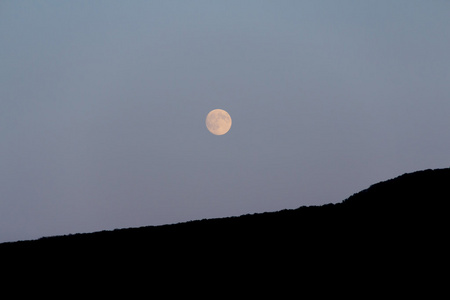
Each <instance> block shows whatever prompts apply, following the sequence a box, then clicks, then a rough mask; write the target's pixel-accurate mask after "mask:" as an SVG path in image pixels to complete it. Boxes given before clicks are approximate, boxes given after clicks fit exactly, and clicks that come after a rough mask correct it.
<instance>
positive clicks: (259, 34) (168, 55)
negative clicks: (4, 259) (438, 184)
mask: <svg viewBox="0 0 450 300" xmlns="http://www.w3.org/2000/svg"><path fill="white" fill-rule="evenodd" d="M216 108H220V109H224V110H226V111H227V112H228V113H229V114H230V116H231V118H232V122H233V123H232V127H231V129H230V131H229V132H228V133H226V134H225V135H222V136H215V135H213V134H211V133H210V132H209V131H208V130H207V128H206V126H205V118H206V115H207V114H208V112H209V111H211V110H213V109H216ZM449 162H450V1H446V0H441V1H439V0H432V1H416V0H403V1H402V0H376V1H375V0H373V1H369V0H367V1H360V0H354V1H350V0H341V1H334V0H329V1H327V0H311V1H307V0H304V1H300V0H299V1H284V0H281V1H264V0H260V1H247V0H239V1H234V0H230V1H184V0H183V1H113V0H111V1H59V0H58V1H52V0H47V1H10V0H3V1H1V2H0V242H6V241H15V240H24V239H36V238H40V237H43V236H52V235H65V234H73V233H80V232H93V231H101V230H113V229H116V228H128V227H139V226H147V225H160V224H171V223H178V222H184V221H189V220H195V219H204V218H218V217H228V216H236V215H242V214H252V213H261V212H267V211H277V210H282V209H293V208H298V207H300V206H304V205H322V204H326V203H337V202H340V201H342V200H344V199H346V198H347V197H349V196H351V195H352V194H353V193H356V192H358V191H360V190H363V189H365V188H367V187H369V186H370V185H371V184H374V183H377V182H379V181H383V180H387V179H390V178H393V177H396V176H398V175H401V174H403V173H406V172H413V171H417V170H422V169H428V168H432V169H434V168H446V167H449Z"/></svg>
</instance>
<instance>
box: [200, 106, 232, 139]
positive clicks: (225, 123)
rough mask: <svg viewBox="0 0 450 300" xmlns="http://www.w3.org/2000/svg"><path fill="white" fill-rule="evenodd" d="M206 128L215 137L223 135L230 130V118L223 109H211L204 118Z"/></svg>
mask: <svg viewBox="0 0 450 300" xmlns="http://www.w3.org/2000/svg"><path fill="white" fill-rule="evenodd" d="M206 128H208V130H209V131H210V132H211V133H212V134H215V135H224V134H225V133H227V132H228V130H230V128H231V117H230V115H229V114H228V113H227V112H226V111H224V110H223V109H213V110H212V111H210V112H209V113H208V115H207V116H206Z"/></svg>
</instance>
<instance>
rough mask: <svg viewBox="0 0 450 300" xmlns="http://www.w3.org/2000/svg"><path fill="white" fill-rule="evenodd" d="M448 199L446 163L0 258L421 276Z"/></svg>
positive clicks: (443, 240) (436, 250) (42, 242)
mask: <svg viewBox="0 0 450 300" xmlns="http://www.w3.org/2000/svg"><path fill="white" fill-rule="evenodd" d="M449 200H450V169H438V170H425V171H419V172H415V173H410V174H404V175H402V176H399V177H397V178H394V179H391V180H388V181H385V182H381V183H378V184H375V185H372V186H371V187H369V188H368V189H366V190H363V191H361V192H359V193H356V194H354V195H353V196H351V197H349V198H348V199H346V200H344V201H343V202H341V203H337V204H328V205H323V206H310V207H300V208H298V209H293V210H283V211H278V212H270V213H261V214H253V215H244V216H240V217H230V218H221V219H210V220H199V221H191V222H186V223H179V224H173V225H164V226H149V227H141V228H130V229H119V230H114V231H103V232H95V233H89V234H75V235H68V236H56V237H46V238H41V239H39V240H34V241H20V242H14V243H3V244H0V255H1V257H2V259H3V260H4V261H9V262H18V263H20V262H23V261H25V260H26V261H30V262H37V261H38V262H41V263H42V264H43V265H48V264H56V265H59V266H60V267H61V268H65V269H67V268H74V267H75V268H77V267H78V268H87V269H88V270H90V271H89V272H94V273H95V272H100V273H102V272H103V273H105V272H109V271H105V270H114V269H117V267H118V266H133V267H134V270H136V268H137V269H139V270H141V271H142V272H144V273H145V274H153V273H154V274H158V277H159V278H161V277H164V276H172V275H174V274H180V272H181V274H184V275H183V276H186V278H187V277H190V276H194V275H193V274H194V273H195V274H199V273H202V274H203V276H206V277H208V276H209V274H211V276H213V274H216V273H217V272H221V273H222V274H226V273H227V272H233V274H234V275H233V276H240V277H241V278H242V277H245V276H246V275H245V274H247V273H249V274H250V273H251V274H259V275H261V274H267V273H270V274H271V276H275V277H276V276H278V275H277V272H283V273H284V274H292V276H296V274H297V275H298V274H300V273H301V274H303V275H305V272H306V275H308V274H310V275H311V276H313V273H314V274H315V275H314V276H319V277H323V276H330V275H329V274H330V272H336V273H340V274H341V275H339V276H344V275H342V274H347V275H348V274H352V275H353V276H356V277H358V276H359V275H358V274H361V276H364V274H366V275H367V274H368V273H371V274H375V273H374V272H377V271H380V270H385V275H390V276H391V277H395V275H392V274H396V272H400V273H399V274H403V275H405V274H409V275H410V276H415V275H411V274H416V275H417V276H427V275H426V274H429V273H430V272H433V273H434V272H438V271H439V269H440V268H444V267H443V266H444V265H443V264H442V258H443V257H444V256H445V257H447V256H448V254H447V253H446V252H445V250H444V249H445V247H447V246H446V244H447V239H448V236H449V234H448V228H449V226H448V225H449V222H448V220H449V217H448V208H447V206H448V204H447V203H448V202H449ZM313 270H314V271H313ZM386 270H388V271H386ZM342 271H345V272H344V273H342ZM441 271H442V270H441ZM111 272H114V271H111ZM192 272H193V273H192ZM286 272H287V273H286ZM308 272H313V273H308ZM358 272H359V273H358ZM444 272H445V271H444ZM164 274H166V275H164ZM168 274H172V275H168ZM122 275H123V273H122Z"/></svg>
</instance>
